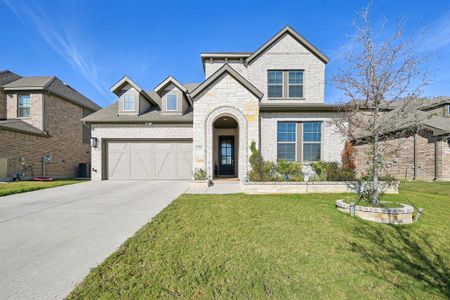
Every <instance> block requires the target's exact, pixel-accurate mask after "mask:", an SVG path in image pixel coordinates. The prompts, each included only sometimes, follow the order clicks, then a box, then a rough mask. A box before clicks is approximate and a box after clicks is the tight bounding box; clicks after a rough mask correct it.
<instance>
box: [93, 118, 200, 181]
mask: <svg viewBox="0 0 450 300" xmlns="http://www.w3.org/2000/svg"><path fill="white" fill-rule="evenodd" d="M91 130H92V131H91V132H92V137H95V138H97V140H98V142H97V147H93V148H92V156H91V164H92V172H91V179H92V180H102V179H105V176H102V173H103V167H104V166H103V158H104V157H105V153H104V149H103V147H104V146H105V143H106V141H107V140H114V139H122V140H124V139H130V138H132V139H133V140H152V139H156V140H157V139H192V126H191V125H185V126H182V125H157V124H154V125H146V124H92V125H91ZM103 175H106V174H103Z"/></svg>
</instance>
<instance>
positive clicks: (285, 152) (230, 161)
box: [83, 26, 345, 181]
mask: <svg viewBox="0 0 450 300" xmlns="http://www.w3.org/2000/svg"><path fill="white" fill-rule="evenodd" d="M201 61H202V64H203V69H204V72H205V80H204V81H203V82H201V83H198V84H182V83H180V82H179V81H178V80H176V79H175V78H174V77H172V76H169V77H167V78H166V79H165V80H163V81H162V82H161V83H160V84H158V86H156V87H155V88H154V89H153V90H151V91H145V90H144V89H143V88H141V87H140V86H139V85H138V84H136V83H135V82H133V81H132V80H131V79H130V78H128V77H123V78H122V79H121V80H120V81H119V82H117V83H116V84H115V85H114V86H113V87H112V88H111V91H112V92H113V93H115V94H116V95H117V97H118V101H117V102H115V103H114V104H112V105H111V106H109V107H106V108H104V109H102V110H100V111H98V112H96V113H94V114H92V115H90V116H88V117H86V118H84V119H83V121H85V122H86V123H89V124H91V128H92V137H93V149H92V179H94V180H95V179H97V180H101V179H190V178H192V173H193V172H194V171H195V170H197V169H203V170H206V172H207V174H208V176H210V177H211V178H216V177H236V178H239V179H240V180H241V181H243V180H245V179H246V176H247V172H248V170H249V154H250V153H249V152H250V150H249V146H250V144H251V143H252V141H255V142H256V144H257V145H258V147H259V149H260V150H261V153H262V155H263V157H264V158H265V159H268V160H273V161H275V160H277V159H286V160H289V161H298V162H301V163H302V164H308V163H310V162H312V161H317V160H327V161H340V160H341V152H342V149H343V145H344V142H345V140H344V137H342V136H341V135H339V134H338V133H337V130H336V128H335V127H334V125H333V124H332V123H331V122H328V121H329V120H330V119H332V118H333V117H335V110H336V107H335V106H333V105H327V104H324V81H325V66H326V64H327V62H328V58H327V57H326V56H325V55H324V54H323V53H322V52H320V51H319V50H318V49H317V48H316V47H314V46H313V45H312V44H311V43H310V42H308V41H307V40H306V39H305V38H304V37H302V36H301V35H300V34H298V33H297V32H296V31H294V30H293V29H292V28H290V27H289V26H286V27H285V28H283V29H282V30H281V31H280V32H278V33H277V34H276V35H274V36H273V37H272V38H270V39H269V40H268V41H267V42H266V43H264V44H263V45H262V46H261V47H259V48H258V49H257V50H256V51H254V52H220V53H210V52H208V53H202V54H201Z"/></svg>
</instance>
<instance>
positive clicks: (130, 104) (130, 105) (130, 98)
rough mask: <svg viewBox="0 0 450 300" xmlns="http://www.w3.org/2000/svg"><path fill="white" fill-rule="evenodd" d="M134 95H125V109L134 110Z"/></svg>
mask: <svg viewBox="0 0 450 300" xmlns="http://www.w3.org/2000/svg"><path fill="white" fill-rule="evenodd" d="M134 105H135V104H134V95H133V94H125V95H124V96H123V110H124V111H133V110H134V109H135V108H134Z"/></svg>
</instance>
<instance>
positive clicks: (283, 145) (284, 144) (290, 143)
mask: <svg viewBox="0 0 450 300" xmlns="http://www.w3.org/2000/svg"><path fill="white" fill-rule="evenodd" d="M296 127H297V124H296V122H278V128H277V158H278V159H280V160H287V161H295V156H296V150H295V149H296V144H297V138H296V137H297V132H296Z"/></svg>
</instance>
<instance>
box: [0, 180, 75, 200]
mask: <svg viewBox="0 0 450 300" xmlns="http://www.w3.org/2000/svg"><path fill="white" fill-rule="evenodd" d="M80 182H83V180H75V179H69V180H55V181H18V182H6V183H1V182H0V197H1V196H6V195H12V194H18V193H25V192H31V191H36V190H42V189H48V188H52V187H57V186H62V185H68V184H74V183H80Z"/></svg>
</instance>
